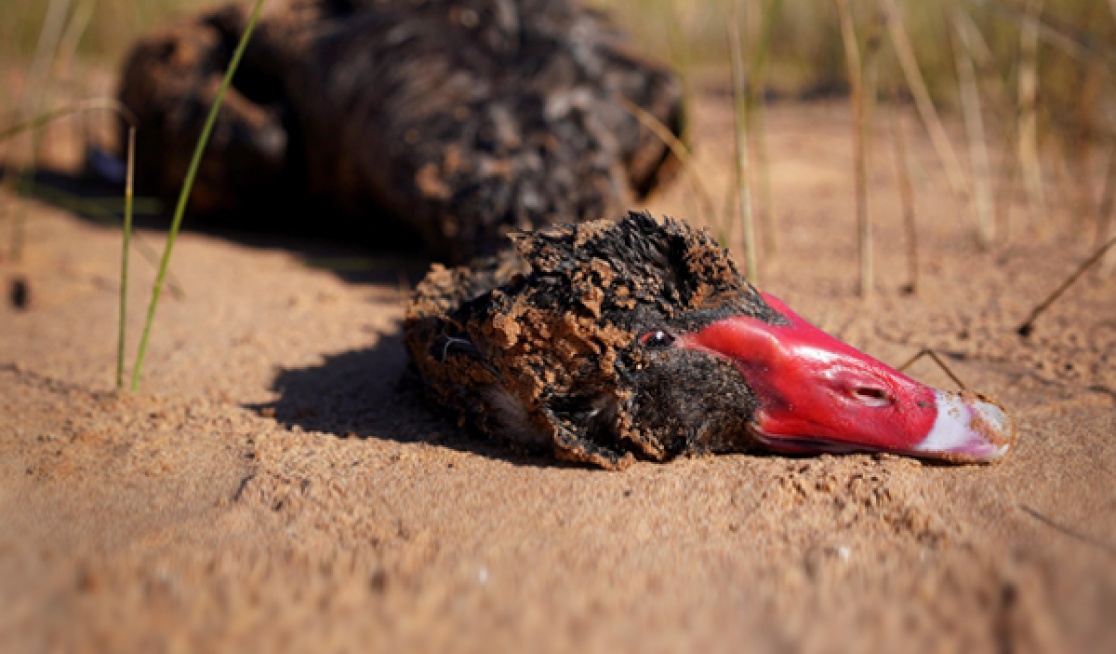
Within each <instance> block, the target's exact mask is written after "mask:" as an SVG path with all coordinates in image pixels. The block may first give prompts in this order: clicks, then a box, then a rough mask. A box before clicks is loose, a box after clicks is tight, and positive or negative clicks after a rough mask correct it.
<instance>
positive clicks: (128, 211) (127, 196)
mask: <svg viewBox="0 0 1116 654" xmlns="http://www.w3.org/2000/svg"><path fill="white" fill-rule="evenodd" d="M135 172H136V128H135V127H129V128H128V168H127V174H126V176H125V179H124V243H123V246H122V247H121V255H120V324H119V326H118V329H117V342H116V390H118V391H121V390H124V341H125V336H126V335H127V325H128V254H129V252H130V250H131V245H132V197H133V195H134V190H135V186H134V184H133V180H134V179H135Z"/></svg>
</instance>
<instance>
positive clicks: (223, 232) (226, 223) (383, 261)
mask: <svg viewBox="0 0 1116 654" xmlns="http://www.w3.org/2000/svg"><path fill="white" fill-rule="evenodd" d="M20 174H21V173H19V171H15V170H10V169H6V168H4V167H3V166H0V179H2V178H4V177H6V176H7V175H17V176H19V175H20ZM18 180H19V181H18V183H17V185H16V188H17V189H19V190H20V192H21V193H22V194H23V195H24V196H25V197H30V198H34V199H36V200H39V201H41V202H45V203H47V204H50V205H52V206H54V207H57V208H59V209H63V210H65V211H69V212H70V213H72V214H73V215H74V216H77V217H78V218H80V219H82V220H86V221H88V222H91V223H95V224H98V225H102V226H104V227H110V228H114V229H119V228H120V226H121V225H122V224H123V201H122V195H123V194H122V189H120V188H118V187H117V186H116V185H114V184H110V183H108V182H106V181H104V180H102V179H99V178H96V177H91V176H88V175H81V174H71V173H68V172H61V171H54V170H35V171H33V172H28V173H27V174H26V175H23V176H22V177H18ZM173 209H174V206H173V204H168V203H166V202H162V201H159V200H157V199H154V198H146V197H137V198H136V209H135V212H134V217H133V224H134V225H135V227H136V228H137V229H145V230H154V231H163V232H165V231H166V230H167V229H169V227H170V224H171V212H172V211H173ZM182 229H183V230H184V231H187V232H197V233H202V234H206V235H209V236H214V237H217V238H222V239H225V240H228V241H232V242H234V243H237V244H239V245H244V246H247V247H252V248H262V249H282V250H287V251H289V252H291V253H292V254H294V255H295V256H296V257H298V258H299V259H301V260H302V261H303V262H304V263H305V264H306V266H307V267H310V268H316V269H321V270H327V271H330V272H333V273H334V274H336V275H337V276H338V277H340V278H341V279H343V280H344V281H346V282H350V283H358V284H375V283H388V284H392V285H398V284H399V283H400V281H401V280H403V281H406V282H408V283H409V284H410V285H412V286H413V285H414V284H416V283H418V281H419V280H421V279H422V276H423V275H425V274H426V271H427V269H428V268H429V267H430V263H431V260H430V258H429V257H428V256H426V255H425V253H424V251H423V246H422V241H421V239H420V238H419V236H418V234H416V233H415V232H413V231H412V230H410V229H408V228H407V227H406V226H404V225H402V224H400V223H399V221H397V220H394V219H392V218H390V217H388V216H380V215H369V216H365V217H361V218H356V217H352V216H345V215H344V214H343V213H342V212H340V211H339V210H337V209H336V208H335V207H332V206H331V205H329V204H328V203H327V202H323V201H316V200H313V199H310V198H299V197H281V198H275V201H274V202H272V203H270V205H268V206H263V207H259V208H255V209H252V210H251V211H237V212H228V213H223V214H220V213H219V214H212V215H205V216H198V215H191V214H190V213H189V210H187V214H186V216H185V218H184V219H183V224H182ZM160 247H161V246H160Z"/></svg>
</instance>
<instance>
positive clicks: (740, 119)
mask: <svg viewBox="0 0 1116 654" xmlns="http://www.w3.org/2000/svg"><path fill="white" fill-rule="evenodd" d="M728 41H729V53H730V56H731V60H732V95H733V98H734V100H735V111H734V112H733V116H734V118H735V120H734V123H733V124H734V127H735V130H734V132H735V137H736V159H735V164H736V165H735V170H736V190H737V197H738V198H739V202H740V205H739V206H740V217H741V221H742V223H743V226H744V257H745V268H746V270H747V275H748V280H749V281H751V282H752V283H753V284H758V283H759V265H758V262H757V261H756V257H757V255H756V225H755V219H754V216H753V214H752V195H751V189H750V187H749V184H748V172H749V171H748V102H747V99H746V94H747V88H746V86H745V85H746V83H747V82H746V80H745V79H744V61H743V53H742V49H741V46H740V26H739V24H738V22H737V20H736V16H735V15H734V16H733V18H732V19H730V21H729V26H728Z"/></svg>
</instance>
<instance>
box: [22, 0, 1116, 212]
mask: <svg viewBox="0 0 1116 654" xmlns="http://www.w3.org/2000/svg"><path fill="white" fill-rule="evenodd" d="M282 1H284V0H274V2H275V3H278V2H282ZM583 1H588V2H589V3H591V4H593V5H595V6H597V7H599V8H601V9H603V10H605V11H607V12H609V13H611V14H612V15H613V16H614V17H615V19H616V21H617V22H618V23H619V24H620V25H621V26H622V27H623V28H625V29H626V30H627V31H629V32H630V33H631V34H632V36H633V41H634V44H635V47H636V48H637V49H639V50H642V51H644V52H645V53H648V54H651V55H652V56H654V57H656V58H658V59H660V60H662V59H666V60H668V61H669V62H670V63H671V64H672V65H673V66H674V67H675V68H676V69H677V70H679V72H680V73H681V74H682V75H683V77H684V78H685V79H686V81H687V86H688V87H690V88H691V89H692V90H708V89H710V88H712V89H717V90H720V89H724V88H727V84H728V79H729V75H728V62H729V53H728V45H727V38H726V26H727V24H728V23H729V22H730V21H732V20H736V21H737V24H738V25H740V27H741V33H742V35H743V41H744V51H745V56H746V60H747V61H746V63H745V67H746V68H748V69H749V70H750V72H751V73H752V74H753V77H758V76H757V68H756V65H755V62H756V61H758V60H763V61H766V67H765V69H764V70H765V74H764V75H763V78H762V80H758V79H757V81H759V83H760V87H761V88H760V89H759V91H758V92H759V94H761V95H763V96H765V97H767V98H776V99H780V98H790V99H808V98H816V97H825V96H833V95H845V94H847V93H848V90H849V81H848V80H849V73H848V70H849V69H848V67H847V62H846V54H845V49H844V43H843V41H842V34H841V29H840V25H841V22H840V19H839V16H840V14H839V11H838V4H839V2H837V1H834V0H583ZM842 1H843V0H842ZM847 2H848V6H849V8H850V9H851V13H852V17H853V24H854V26H855V32H856V35H857V38H858V39H859V41H860V47H861V50H862V51H865V48H866V47H868V43H869V42H870V41H874V42H876V43H878V44H879V50H878V56H876V57H875V60H876V61H878V76H879V82H878V87H877V88H878V96H879V98H880V100H881V101H882V102H888V101H889V100H892V99H894V98H909V97H910V94H911V85H910V84H909V82H908V81H907V80H906V78H905V76H904V74H903V71H902V70H901V68H900V66H899V65H898V63H897V62H898V59H897V57H896V53H895V48H894V40H893V39H891V38H889V37H888V29H887V27H886V19H885V18H884V14H883V13H882V12H883V11H884V9H885V8H887V7H889V6H894V7H895V8H896V12H895V13H896V15H897V16H898V22H900V23H901V24H902V25H903V26H904V28H905V30H906V32H907V34H908V35H909V38H910V41H911V44H912V46H913V50H914V54H915V56H916V58H917V61H918V66H919V68H920V69H921V72H922V75H923V76H924V78H925V86H926V88H927V89H928V90H929V93H930V96H931V97H932V98H933V100H934V103H935V105H936V106H937V107H938V108H939V109H941V110H942V111H944V112H946V113H954V114H957V115H958V116H960V114H961V113H962V112H961V109H962V108H963V103H962V89H963V88H964V85H963V82H964V80H963V79H961V77H960V73H959V71H960V70H961V67H962V65H963V61H962V59H964V60H966V61H969V62H971V63H970V65H975V71H976V78H977V82H978V88H979V100H980V111H981V112H982V113H984V114H985V119H986V121H987V123H988V124H989V125H990V126H991V128H990V138H989V141H998V143H996V144H993V146H994V147H999V148H1006V149H1009V150H1011V149H1016V147H1017V144H1016V143H1013V142H1012V141H1013V140H1015V136H1013V134H1018V133H1019V132H1020V127H1019V126H1020V125H1021V124H1023V123H1026V122H1028V121H1029V122H1030V123H1031V124H1032V125H1034V127H1033V128H1032V129H1033V131H1034V133H1035V134H1036V137H1035V138H1034V139H1033V141H1035V143H1036V144H1037V149H1039V150H1042V151H1043V152H1044V156H1045V154H1046V153H1047V152H1048V151H1051V150H1053V151H1055V152H1056V153H1057V155H1058V156H1059V157H1060V159H1061V160H1062V161H1064V162H1072V161H1074V160H1078V161H1081V160H1082V159H1083V158H1087V157H1088V155H1089V153H1090V152H1093V151H1097V152H1100V153H1102V154H1103V155H1104V156H1103V157H1100V158H1098V160H1104V161H1113V160H1116V149H1114V148H1113V144H1114V143H1116V138H1114V135H1116V111H1114V109H1116V0H934V1H927V0H847ZM218 4H223V2H222V0H203V1H201V2H198V1H196V0H195V1H190V0H146V1H144V2H135V1H132V0H128V1H125V0H15V1H13V0H3V1H0V80H4V81H5V84H4V86H5V87H6V89H5V92H4V93H0V119H2V120H3V124H10V123H12V122H14V121H15V119H16V118H23V119H25V118H26V117H27V115H28V114H29V113H33V111H42V110H45V109H48V108H52V107H54V106H57V105H59V103H62V104H65V102H66V101H67V100H68V101H69V102H71V103H72V102H75V101H76V100H78V99H80V91H79V90H74V91H70V92H67V93H65V94H61V95H59V94H57V93H55V94H50V93H46V92H45V91H36V92H35V93H32V94H29V95H31V96H34V95H35V94H36V93H40V94H42V95H41V97H40V100H39V101H38V102H35V101H30V102H29V101H27V100H26V99H25V98H23V97H22V91H23V90H24V89H32V90H34V89H35V88H36V85H38V86H49V84H46V83H45V82H46V81H48V80H49V82H52V83H54V84H55V87H59V88H60V87H63V86H67V87H69V88H74V89H78V88H79V87H80V86H81V84H80V82H81V81H82V80H81V78H82V76H83V75H85V74H86V71H99V74H100V75H101V79H102V80H110V79H112V76H113V75H114V74H115V70H116V69H117V67H118V65H119V62H120V60H121V59H122V57H123V56H124V54H125V53H126V51H127V49H128V47H129V45H130V44H131V43H132V42H133V41H134V40H135V39H136V38H138V37H139V36H140V35H142V34H144V33H147V32H149V31H151V30H153V29H156V28H157V27H158V26H159V25H164V24H167V23H169V22H171V21H174V20H176V19H180V18H182V17H183V16H188V15H191V14H194V13H197V12H198V11H200V10H202V9H203V8H205V7H208V6H214V5H218ZM765 34H766V35H768V36H769V37H770V38H769V39H766V40H765V39H764V38H763V37H764V35H765ZM963 34H964V35H967V36H966V38H965V39H963V38H962V35H963ZM1028 42H1031V43H1035V44H1037V48H1035V49H1034V50H1033V52H1031V53H1029V51H1028V46H1027V43H1028ZM44 43H53V44H54V46H53V52H52V53H49V54H48V56H46V57H43V56H42V55H43V53H42V52H39V51H41V50H44V48H43V47H42V46H43V44H44ZM46 49H47V50H50V49H51V47H50V46H48V47H47V48H46ZM37 52H39V57H38V58H39V59H45V60H47V61H50V62H52V63H51V64H49V65H46V66H40V69H41V70H40V72H39V74H38V75H36V72H35V70H36V66H35V61H36V58H37V55H36V53H37ZM1028 80H1032V81H1033V83H1030V88H1031V89H1032V91H1030V92H1028V91H1027V90H1026V89H1027V88H1028ZM114 84H115V82H108V81H104V82H103V83H101V84H100V85H99V87H96V88H100V89H104V90H103V91H102V92H109V93H111V91H108V89H111V88H113V86H114ZM86 88H87V89H88V88H89V87H88V86H87V87H86ZM87 92H88V91H87ZM1032 95H1033V102H1032V101H1031V100H1030V99H1029V98H1030V96H1032ZM970 98H972V95H970ZM997 137H998V138H997ZM1019 143H1022V140H1020V141H1019ZM1079 155H1080V156H1079ZM1023 165H1027V164H1026V162H1024V164H1023ZM1070 165H1071V166H1072V165H1073V164H1072V163H1070ZM1082 165H1085V166H1091V165H1094V164H1091V163H1089V162H1083V163H1082ZM1101 167H1105V166H1104V165H1102V166H1101ZM1108 167H1109V168H1111V171H1110V172H1111V173H1112V174H1108V175H1106V174H1105V173H1101V176H1102V177H1113V178H1116V165H1110V166H1108ZM1102 204H1103V201H1102Z"/></svg>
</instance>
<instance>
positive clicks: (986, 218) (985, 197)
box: [952, 10, 996, 248]
mask: <svg viewBox="0 0 1116 654" xmlns="http://www.w3.org/2000/svg"><path fill="white" fill-rule="evenodd" d="M958 11H959V10H956V11H954V12H953V16H952V19H953V25H954V31H955V32H956V33H957V36H958V38H959V39H960V40H961V41H962V42H964V41H965V40H967V39H968V34H967V30H966V29H965V27H964V25H963V23H962V21H961V19H960V18H959V16H958ZM971 50H972V48H971V47H969V46H967V45H963V46H962V47H957V46H956V45H955V47H954V48H953V54H954V58H955V59H956V65H957V80H958V85H959V87H960V91H961V112H962V114H963V115H964V119H965V134H966V136H967V137H968V141H969V165H970V168H971V169H972V173H973V208H974V211H975V214H976V216H975V217H976V221H977V229H976V237H977V243H978V244H979V245H980V247H981V248H987V247H989V246H990V245H991V244H992V241H993V240H994V239H995V238H996V208H995V200H994V193H993V190H992V164H991V160H990V158H989V156H988V143H987V140H986V138H985V133H984V117H983V114H982V109H981V102H980V90H979V88H978V85H977V75H976V67H975V66H973V59H972V56H971V55H970V54H969V53H970V52H971Z"/></svg>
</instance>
